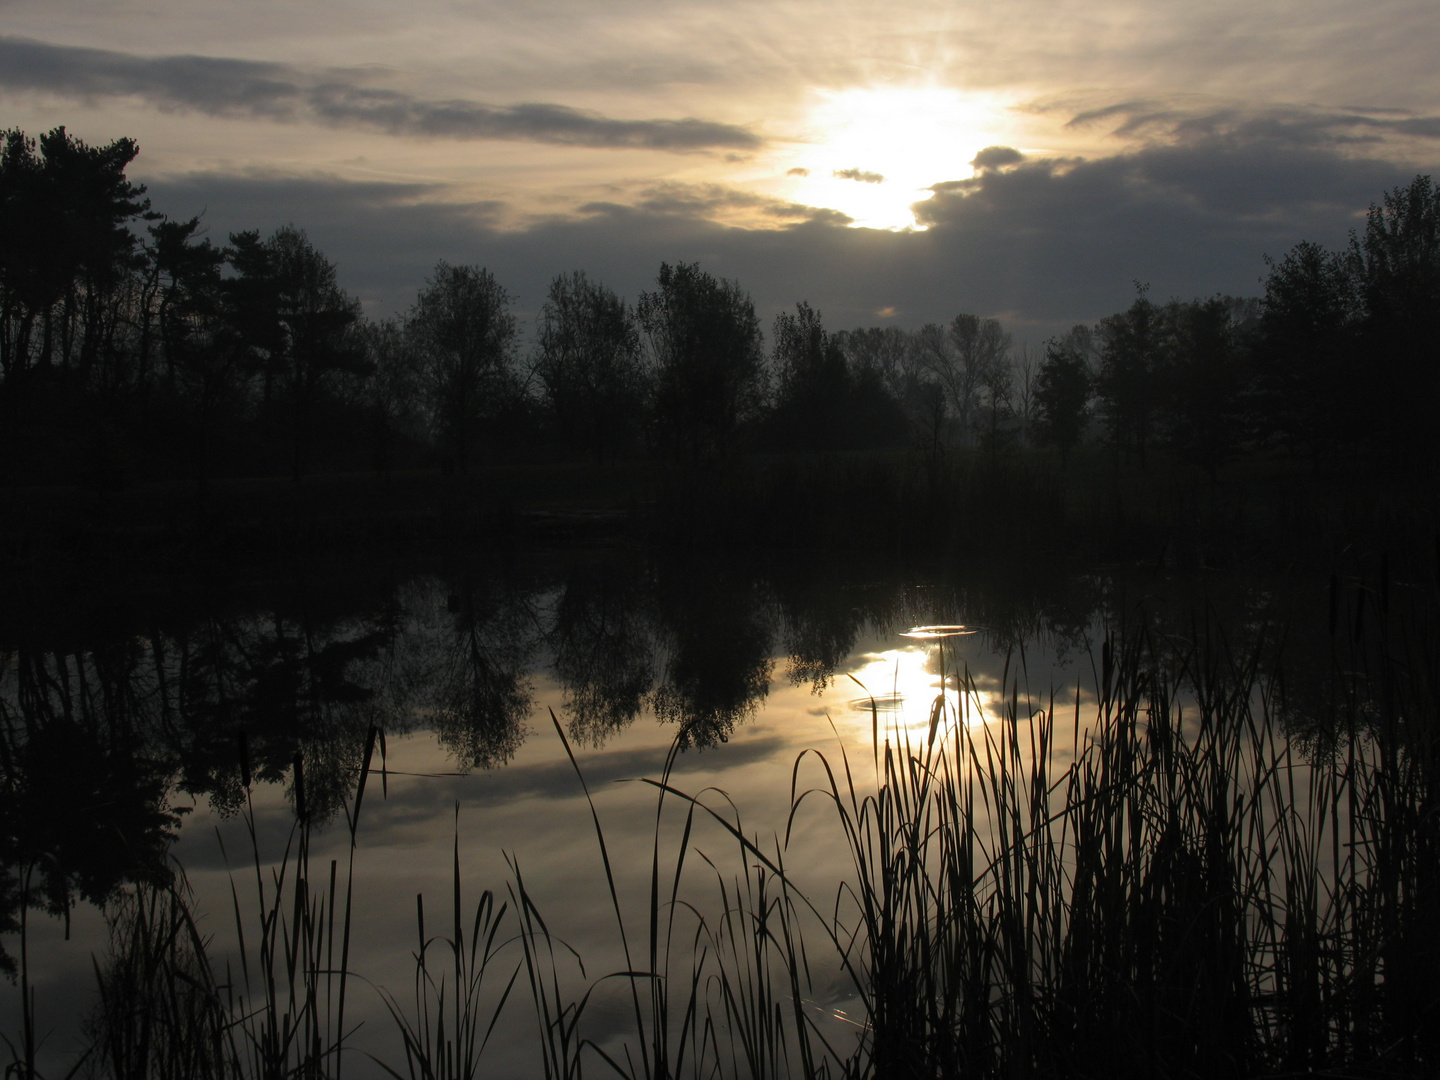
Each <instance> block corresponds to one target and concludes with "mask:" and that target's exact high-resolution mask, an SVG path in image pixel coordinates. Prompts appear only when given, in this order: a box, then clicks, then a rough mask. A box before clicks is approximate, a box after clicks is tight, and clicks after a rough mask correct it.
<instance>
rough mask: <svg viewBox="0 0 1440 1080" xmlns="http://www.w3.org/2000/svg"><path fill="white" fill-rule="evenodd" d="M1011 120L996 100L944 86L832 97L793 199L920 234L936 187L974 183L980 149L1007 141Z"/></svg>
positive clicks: (793, 182)
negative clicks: (918, 207)
mask: <svg viewBox="0 0 1440 1080" xmlns="http://www.w3.org/2000/svg"><path fill="white" fill-rule="evenodd" d="M1005 113H1006V110H1005V106H1004V105H1003V104H1002V103H1000V102H998V101H996V100H994V99H992V98H989V97H985V96H982V95H975V94H966V93H962V92H961V91H958V90H952V89H948V88H944V87H875V88H867V89H859V88H857V89H851V90H842V91H839V92H837V93H832V94H827V95H826V96H825V97H824V98H823V99H822V100H821V101H820V102H819V103H818V104H817V105H816V106H815V107H814V108H813V109H812V110H811V112H810V115H809V121H808V130H807V132H806V142H805V144H804V145H803V146H801V147H799V148H798V149H797V152H796V153H795V154H794V156H793V161H792V162H791V163H790V168H789V170H788V172H787V174H786V175H787V180H788V181H789V184H788V195H789V197H790V198H792V199H794V200H795V201H796V202H803V203H805V204H807V205H810V206H824V207H828V208H831V209H834V210H839V211H841V212H842V213H844V214H847V215H849V216H850V217H851V218H853V219H854V223H855V224H856V225H860V226H866V227H869V228H875V229H905V228H915V227H916V222H915V215H914V213H913V212H912V211H911V209H910V207H911V206H912V205H913V204H914V203H917V202H920V201H922V200H924V199H927V198H929V197H930V192H929V190H928V189H929V188H930V186H931V185H932V184H936V183H939V182H941V181H945V180H962V179H965V178H967V177H969V176H970V175H971V174H972V171H973V170H972V168H971V165H970V162H971V160H973V159H974V157H975V155H976V154H977V153H978V152H979V151H980V150H982V149H983V148H985V147H986V146H991V145H995V144H998V143H1003V142H1006V141H1007V136H1006V133H1005V126H1004V125H1005V121H1006V115H1005ZM1010 138H1013V135H1012V136H1010Z"/></svg>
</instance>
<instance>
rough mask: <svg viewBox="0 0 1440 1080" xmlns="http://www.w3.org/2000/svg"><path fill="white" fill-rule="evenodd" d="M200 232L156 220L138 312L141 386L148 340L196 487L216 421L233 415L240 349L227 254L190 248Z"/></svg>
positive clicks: (191, 224) (205, 470)
mask: <svg viewBox="0 0 1440 1080" xmlns="http://www.w3.org/2000/svg"><path fill="white" fill-rule="evenodd" d="M199 229H200V219H199V218H198V217H195V218H191V219H190V220H189V221H169V220H162V221H160V222H159V223H157V224H155V225H152V226H151V227H150V230H149V231H150V236H151V244H150V246H149V249H148V252H147V254H148V255H149V259H150V267H149V273H148V278H149V282H150V283H151V288H152V290H153V291H152V295H153V303H146V304H145V305H144V307H143V308H142V311H141V315H142V328H143V333H142V335H141V342H140V346H139V349H140V356H139V364H140V368H141V373H140V378H141V379H142V380H143V379H144V378H145V377H146V375H147V374H148V370H149V368H150V366H151V358H150V354H151V352H152V351H153V346H152V345H151V340H152V338H153V340H154V342H155V343H157V344H158V345H159V354H160V357H161V360H162V363H163V366H164V379H163V382H162V388H163V394H164V398H165V401H166V404H167V405H170V406H171V407H172V408H178V409H180V410H182V411H183V414H184V415H185V418H186V423H185V425H184V427H185V428H186V429H187V430H186V438H185V442H186V444H187V446H188V448H189V453H190V457H191V460H192V462H193V464H194V466H195V471H196V476H197V478H198V479H199V480H200V482H201V483H202V484H203V482H204V480H205V478H206V477H207V476H208V474H209V471H210V458H211V453H212V449H213V444H214V430H215V428H216V426H217V424H218V423H219V421H220V419H221V417H222V416H224V415H225V414H226V413H234V412H237V411H238V408H237V406H238V400H237V399H238V398H239V397H240V394H241V388H240V385H239V383H240V376H241V374H242V363H243V360H244V345H243V342H242V341H241V339H240V337H239V335H238V334H237V332H236V329H235V325H234V322H233V320H232V319H231V318H230V315H231V312H230V310H229V307H228V299H229V297H228V296H227V292H226V286H225V281H224V276H223V273H222V270H223V267H224V265H225V261H226V257H227V252H226V251H225V249H223V248H218V247H216V246H215V245H214V244H212V243H210V241H209V240H201V241H199V242H198V243H197V242H196V237H197V235H198V233H199ZM152 315H153V320H152ZM152 322H153V332H152Z"/></svg>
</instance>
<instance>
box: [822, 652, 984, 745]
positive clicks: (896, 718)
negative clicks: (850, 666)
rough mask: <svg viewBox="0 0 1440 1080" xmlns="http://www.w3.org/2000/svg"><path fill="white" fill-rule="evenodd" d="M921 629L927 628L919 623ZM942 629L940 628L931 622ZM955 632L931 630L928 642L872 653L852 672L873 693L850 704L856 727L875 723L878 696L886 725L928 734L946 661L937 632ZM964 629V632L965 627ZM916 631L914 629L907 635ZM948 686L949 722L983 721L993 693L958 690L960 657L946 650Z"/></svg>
mask: <svg viewBox="0 0 1440 1080" xmlns="http://www.w3.org/2000/svg"><path fill="white" fill-rule="evenodd" d="M917 629H922V628H918V627H917ZM923 629H926V630H936V629H939V628H937V627H926V628H923ZM945 629H946V630H950V631H951V633H949V634H934V635H927V637H926V639H925V643H924V644H915V645H906V646H902V647H901V648H898V649H886V650H884V651H883V652H877V653H869V654H867V655H866V656H865V657H864V662H863V663H862V664H861V666H860V667H858V668H856V669H855V670H854V671H852V672H851V673H850V674H851V676H852V677H853V678H854V679H855V680H856V681H857V682H859V683H861V684H862V685H863V686H864V687H865V689H866V690H867V691H869V693H868V694H863V695H861V696H859V697H855V698H852V699H851V700H850V701H848V702H847V704H848V705H849V719H850V721H851V723H852V724H853V725H854V727H855V729H857V730H858V729H859V728H862V727H863V728H865V729H867V734H868V729H869V727H870V707H871V700H872V698H873V700H874V704H875V709H876V711H877V712H878V713H879V719H880V723H881V724H882V726H885V727H887V728H888V729H890V730H892V731H893V730H895V729H897V728H904V729H905V730H906V731H908V732H910V733H911V735H912V736H914V737H916V738H920V739H923V738H924V737H925V736H926V734H927V732H928V730H929V727H930V710H931V708H932V707H933V705H934V702H935V699H936V698H937V697H939V696H940V694H941V685H940V664H939V656H938V649H937V646H936V645H935V644H934V643H933V642H934V638H936V637H950V636H955V634H954V631H955V630H956V629H959V628H955V627H946V628H945ZM962 632H963V631H962ZM902 636H904V637H912V636H914V632H913V631H912V632H911V633H908V634H904V635H902ZM945 659H946V664H945V667H946V671H945V674H946V676H947V678H946V686H945V688H944V694H945V707H946V722H947V724H953V723H954V722H955V720H956V718H957V717H958V718H960V719H961V720H963V722H964V723H965V724H966V725H967V726H974V725H977V724H983V723H984V722H985V719H986V716H987V715H988V714H989V713H990V710H991V707H992V702H991V695H990V694H989V693H987V692H986V691H983V690H977V691H976V692H975V693H974V694H971V695H967V697H966V698H963V699H962V697H961V696H960V695H959V694H958V693H957V690H956V678H955V669H954V667H953V666H952V665H953V663H954V661H953V658H952V656H951V654H950V652H949V650H948V649H947V650H946V657H945Z"/></svg>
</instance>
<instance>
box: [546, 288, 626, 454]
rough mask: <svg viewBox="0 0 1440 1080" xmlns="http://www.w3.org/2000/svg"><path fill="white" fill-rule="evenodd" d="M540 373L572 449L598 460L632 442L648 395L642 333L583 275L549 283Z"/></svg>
mask: <svg viewBox="0 0 1440 1080" xmlns="http://www.w3.org/2000/svg"><path fill="white" fill-rule="evenodd" d="M535 373H536V375H538V376H539V378H540V383H541V386H542V387H544V393H545V398H546V401H547V403H548V404H549V406H550V409H551V411H552V413H553V414H554V416H555V420H556V421H557V423H558V424H559V426H560V433H561V436H562V437H563V438H564V439H565V441H566V442H568V443H570V444H571V445H573V446H577V447H582V448H584V449H585V450H587V451H589V452H590V453H591V454H592V455H594V457H595V460H597V461H605V460H607V459H608V458H610V457H613V456H614V455H615V454H616V453H618V452H619V451H621V450H623V449H625V448H626V447H627V446H629V445H630V444H631V443H632V441H633V440H634V437H635V435H636V434H637V432H638V430H639V426H640V421H641V410H642V408H643V402H644V394H645V379H644V371H643V369H642V366H641V362H640V333H639V329H638V327H637V326H636V322H635V317H634V315H633V313H632V312H631V311H630V309H629V308H628V307H626V305H625V302H624V301H623V300H621V299H620V297H618V296H616V295H615V293H614V292H612V291H611V290H610V289H607V288H606V287H605V286H603V285H600V284H598V283H595V282H592V281H590V279H589V278H587V277H586V276H585V274H584V273H583V272H581V271H578V270H577V271H576V272H575V273H573V274H561V275H559V276H557V277H556V278H555V279H554V280H553V281H552V282H551V283H550V292H549V295H548V296H547V297H546V299H545V304H544V306H543V307H542V308H541V309H540V327H539V342H538V356H537V360H536V365H535Z"/></svg>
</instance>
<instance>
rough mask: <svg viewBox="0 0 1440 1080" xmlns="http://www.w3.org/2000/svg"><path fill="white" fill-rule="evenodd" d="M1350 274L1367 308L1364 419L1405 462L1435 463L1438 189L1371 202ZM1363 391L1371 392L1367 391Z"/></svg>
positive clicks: (1410, 190)
mask: <svg viewBox="0 0 1440 1080" xmlns="http://www.w3.org/2000/svg"><path fill="white" fill-rule="evenodd" d="M1347 261H1348V264H1349V270H1350V273H1351V275H1352V276H1353V278H1354V279H1355V282H1356V285H1357V287H1358V290H1359V295H1360V300H1361V303H1362V305H1363V317H1362V322H1361V326H1360V348H1361V352H1362V355H1363V357H1364V366H1365V370H1366V372H1367V373H1368V375H1369V378H1370V380H1372V381H1371V384H1370V387H1369V388H1368V389H1372V391H1373V392H1372V393H1370V394H1367V395H1366V397H1367V398H1368V399H1369V402H1370V408H1369V409H1368V410H1367V412H1368V415H1366V416H1365V417H1364V418H1363V419H1364V422H1365V423H1366V424H1367V426H1368V427H1369V429H1370V430H1371V431H1372V432H1373V433H1375V434H1376V435H1378V436H1380V437H1381V438H1382V440H1383V441H1384V442H1385V443H1386V444H1388V445H1389V446H1390V447H1391V448H1392V449H1393V450H1395V451H1397V452H1398V453H1399V454H1400V455H1401V456H1402V457H1403V458H1405V459H1409V460H1414V461H1422V460H1423V461H1433V460H1435V458H1436V450H1435V440H1434V438H1433V436H1432V434H1431V432H1432V430H1433V428H1434V425H1435V412H1436V406H1437V405H1440V356H1437V350H1440V188H1437V187H1436V185H1435V183H1434V181H1432V180H1431V178H1430V177H1428V176H1417V177H1416V178H1415V179H1414V180H1412V181H1411V182H1410V183H1409V184H1408V185H1406V186H1405V187H1400V188H1396V189H1395V190H1393V191H1390V192H1387V193H1386V195H1385V197H1384V199H1383V201H1382V202H1381V203H1380V204H1379V205H1373V204H1372V205H1371V207H1370V212H1369V214H1368V215H1367V217H1366V219H1365V229H1364V232H1362V233H1360V234H1359V235H1356V236H1352V237H1351V241H1350V251H1349V255H1348V260H1347ZM1362 389H1367V388H1364V387H1362Z"/></svg>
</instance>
